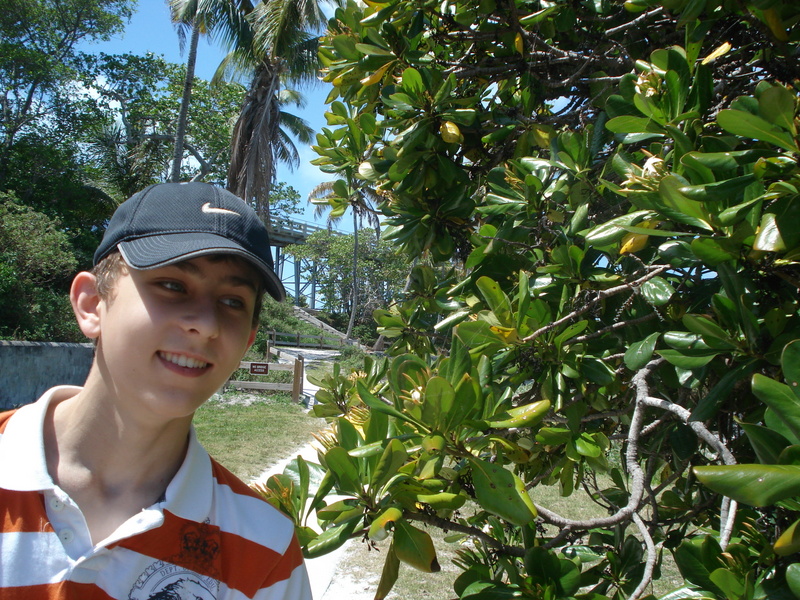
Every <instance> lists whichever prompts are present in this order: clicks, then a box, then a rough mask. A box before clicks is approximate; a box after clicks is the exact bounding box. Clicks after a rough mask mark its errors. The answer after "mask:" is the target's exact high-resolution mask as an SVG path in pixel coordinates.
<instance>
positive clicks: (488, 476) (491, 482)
mask: <svg viewBox="0 0 800 600" xmlns="http://www.w3.org/2000/svg"><path fill="white" fill-rule="evenodd" d="M468 460H469V464H470V467H471V471H472V482H473V484H474V486H475V496H476V497H477V500H478V503H479V504H480V505H481V508H483V509H484V510H486V511H488V512H490V513H492V514H495V515H497V516H498V517H500V518H502V519H505V520H506V521H509V522H510V523H514V524H515V525H526V524H528V523H530V522H531V521H532V520H533V519H535V518H536V509H535V508H534V506H533V502H531V499H530V496H528V493H527V491H526V490H525V486H524V484H523V483H522V481H520V479H519V477H517V476H516V475H515V474H514V473H512V472H511V471H509V470H508V469H505V468H504V467H503V466H502V465H498V464H494V463H489V462H486V461H485V460H481V459H479V458H473V457H470V458H469V459H468Z"/></svg>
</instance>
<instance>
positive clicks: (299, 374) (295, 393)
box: [223, 356, 305, 402]
mask: <svg viewBox="0 0 800 600" xmlns="http://www.w3.org/2000/svg"><path fill="white" fill-rule="evenodd" d="M304 367H305V365H304V360H303V357H302V356H299V357H297V358H296V359H295V361H294V364H284V363H271V362H251V361H244V360H243V361H242V362H240V363H239V368H240V369H247V370H248V372H249V373H250V374H251V375H254V376H262V377H263V376H265V375H268V374H269V373H271V372H274V371H291V372H292V382H291V383H272V382H268V381H236V380H228V382H227V383H226V384H225V386H224V388H223V389H225V388H229V387H234V388H237V389H244V390H271V391H279V392H291V393H292V400H293V401H294V402H300V397H301V396H302V395H303V370H304Z"/></svg>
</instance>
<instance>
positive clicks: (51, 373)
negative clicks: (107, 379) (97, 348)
mask: <svg viewBox="0 0 800 600" xmlns="http://www.w3.org/2000/svg"><path fill="white" fill-rule="evenodd" d="M93 353H94V349H93V348H92V345H91V344H59V343H54V342H8V341H0V410H6V409H9V408H14V407H16V406H21V405H23V404H29V403H31V402H34V401H36V399H37V398H39V396H41V395H42V393H44V392H45V391H47V389H48V388H51V387H53V386H54V385H63V384H71V385H83V382H84V381H85V380H86V376H87V375H88V374H89V368H90V367H91V366H92V355H93Z"/></svg>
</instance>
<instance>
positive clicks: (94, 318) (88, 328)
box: [69, 271, 101, 340]
mask: <svg viewBox="0 0 800 600" xmlns="http://www.w3.org/2000/svg"><path fill="white" fill-rule="evenodd" d="M69 299H70V301H71V302H72V310H73V312H74V313H75V319H76V320H77V321H78V327H80V328H81V331H82V332H83V335H85V336H86V337H88V338H89V339H91V340H94V339H97V338H98V337H100V302H101V299H100V294H99V293H98V292H97V278H96V277H95V276H94V275H92V274H91V273H88V272H87V271H82V272H80V273H78V274H77V275H76V276H75V279H73V280H72V287H71V288H70V290H69Z"/></svg>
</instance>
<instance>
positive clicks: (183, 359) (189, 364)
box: [158, 352, 209, 369]
mask: <svg viewBox="0 0 800 600" xmlns="http://www.w3.org/2000/svg"><path fill="white" fill-rule="evenodd" d="M158 355H159V356H160V357H161V358H163V359H164V360H166V361H167V362H171V363H172V364H174V365H178V366H179V367H186V368H188V369H205V368H206V367H207V366H208V364H209V363H207V362H203V361H202V360H197V359H194V358H192V357H191V356H185V355H183V354H173V353H172V352H159V353H158Z"/></svg>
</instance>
